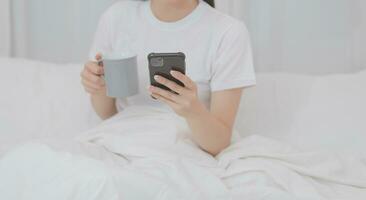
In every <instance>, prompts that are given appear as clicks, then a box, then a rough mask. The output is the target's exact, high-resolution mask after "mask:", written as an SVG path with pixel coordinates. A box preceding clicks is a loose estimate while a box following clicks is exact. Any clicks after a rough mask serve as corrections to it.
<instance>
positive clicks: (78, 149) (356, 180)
mask: <svg viewBox="0 0 366 200" xmlns="http://www.w3.org/2000/svg"><path fill="white" fill-rule="evenodd" d="M142 122H143V123H144V126H136V125H139V124H141V123H142ZM183 122H184V120H182V119H180V118H178V117H175V115H173V114H171V113H164V112H162V111H160V110H157V109H156V108H149V107H131V108H128V109H127V110H125V112H124V113H122V114H120V115H118V116H116V117H114V118H112V119H110V120H109V121H106V122H105V123H104V124H102V125H101V126H99V127H97V128H95V129H92V130H90V131H87V132H86V133H85V135H83V136H80V137H79V138H78V139H77V142H66V143H60V142H59V141H53V142H52V143H50V142H46V141H42V142H34V143H32V144H27V145H25V146H21V147H19V148H18V149H16V150H14V151H11V152H10V153H8V154H7V155H6V156H5V157H4V158H3V159H2V160H0V177H1V179H0V191H1V192H0V199H13V200H18V199H19V200H20V199H22V197H27V199H30V200H33V199H34V200H35V199H37V200H43V199H54V200H58V199H60V200H61V199H65V198H67V199H70V200H73V199H75V200H76V199H81V198H82V199H89V200H93V199H95V200H97V199H98V200H104V199H106V200H107V199H108V200H113V199H116V200H117V199H156V200H168V199H169V200H172V199H174V200H175V199H192V200H194V199H197V200H201V199H210V200H211V199H212V200H214V199H233V200H236V199H238V200H239V199H253V200H256V199H258V200H259V199H261V200H266V199H268V200H277V199H278V200H286V199H289V200H290V199H291V200H297V199H299V200H305V199H306V200H326V199H344V200H345V199H353V200H363V199H365V198H366V156H365V155H364V154H362V153H355V152H353V153H349V152H342V153H340V152H338V153H334V152H324V151H323V152H320V151H302V150H298V149H297V148H294V147H292V146H290V145H286V144H284V143H281V142H277V141H274V140H271V139H268V138H264V137H262V136H250V137H247V138H246V139H243V140H241V141H239V142H237V143H235V144H234V145H232V146H231V147H230V148H228V149H226V150H225V151H224V152H222V153H221V154H220V155H219V156H218V157H217V159H214V158H213V157H211V156H210V155H209V154H207V153H205V152H203V151H201V150H200V149H199V148H198V147H197V146H196V145H194V144H193V143H192V142H191V140H190V139H189V138H190V137H189V134H188V132H187V130H188V127H187V126H186V125H185V123H183ZM111 152H113V153H114V154H111Z"/></svg>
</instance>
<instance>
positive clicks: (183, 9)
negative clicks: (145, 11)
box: [151, 0, 198, 22]
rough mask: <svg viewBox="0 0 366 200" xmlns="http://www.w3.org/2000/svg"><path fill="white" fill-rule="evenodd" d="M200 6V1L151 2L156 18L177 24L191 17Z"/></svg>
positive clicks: (168, 0)
mask: <svg viewBox="0 0 366 200" xmlns="http://www.w3.org/2000/svg"><path fill="white" fill-rule="evenodd" d="M197 5H198V0H151V10H152V12H153V13H154V15H155V17H156V18H158V19H159V20H161V21H164V22H175V21H179V20H181V19H183V18H184V17H186V16H187V15H189V14H190V13H191V12H192V11H193V10H194V9H195V8H196V7H197Z"/></svg>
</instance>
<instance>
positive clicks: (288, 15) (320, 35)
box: [217, 0, 366, 74]
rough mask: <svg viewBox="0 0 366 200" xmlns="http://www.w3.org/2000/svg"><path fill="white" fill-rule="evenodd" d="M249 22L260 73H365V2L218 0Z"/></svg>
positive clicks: (343, 0) (231, 11)
mask: <svg viewBox="0 0 366 200" xmlns="http://www.w3.org/2000/svg"><path fill="white" fill-rule="evenodd" d="M217 3H218V7H219V9H222V10H223V11H225V12H227V13H229V14H231V15H233V16H235V17H237V18H240V19H243V20H245V21H246V22H247V25H248V27H249V30H250V32H251V35H252V41H253V43H254V45H253V46H254V50H255V54H254V55H255V61H256V69H257V71H291V72H301V73H303V72H305V73H317V74H319V73H329V72H332V73H342V72H351V71H358V70H360V69H366V60H365V58H364V56H362V55H365V51H366V45H365V35H366V16H365V13H366V2H365V1H364V0H279V1H273V0H217Z"/></svg>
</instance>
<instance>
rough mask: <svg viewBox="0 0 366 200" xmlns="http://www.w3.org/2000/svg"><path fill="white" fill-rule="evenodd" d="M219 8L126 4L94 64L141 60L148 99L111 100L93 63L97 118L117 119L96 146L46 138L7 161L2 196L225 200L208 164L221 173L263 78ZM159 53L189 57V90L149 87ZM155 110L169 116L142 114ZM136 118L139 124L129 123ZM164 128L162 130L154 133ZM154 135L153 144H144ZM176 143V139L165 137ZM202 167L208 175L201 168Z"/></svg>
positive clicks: (109, 17) (113, 12) (189, 3)
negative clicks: (180, 137) (251, 93)
mask: <svg viewBox="0 0 366 200" xmlns="http://www.w3.org/2000/svg"><path fill="white" fill-rule="evenodd" d="M207 3H209V4H207ZM210 5H211V6H210ZM213 6H214V4H213V1H207V2H205V1H201V0H150V1H120V2H117V3H115V4H114V5H113V6H111V7H110V8H109V9H108V10H107V11H106V12H105V13H104V14H103V16H102V17H101V20H100V22H99V26H98V29H97V33H96V36H95V41H94V44H93V47H92V50H91V53H90V54H91V59H96V60H99V59H101V57H102V55H103V53H108V52H133V53H135V54H137V58H138V75H139V89H140V94H139V95H136V96H133V97H130V98H127V99H114V98H110V97H108V96H106V87H105V83H104V81H103V78H102V77H101V76H102V75H103V74H104V72H103V67H102V66H99V65H98V64H97V62H96V61H89V62H88V63H86V64H85V68H84V70H83V71H82V72H81V77H82V84H83V86H84V88H85V90H86V91H87V92H88V93H90V96H91V101H92V104H93V107H94V109H95V111H96V113H97V114H98V115H99V116H100V117H101V118H102V119H107V118H111V119H110V120H106V122H105V123H104V126H101V127H102V128H100V130H99V131H96V132H98V134H100V135H98V136H95V137H94V136H93V137H94V138H93V139H91V140H89V141H90V143H78V142H72V141H66V142H65V143H61V142H60V141H51V142H50V141H47V142H44V141H42V142H40V143H38V142H36V143H29V144H27V145H23V146H20V147H19V148H17V149H15V150H13V151H11V152H9V153H8V154H7V155H6V156H4V158H2V159H1V160H0V177H1V178H0V199H9V200H10V199H12V200H15V199H23V197H27V199H37V200H43V199H54V200H57V199H89V200H90V199H108V200H113V199H120V198H121V197H123V199H214V198H213V197H217V196H218V195H219V196H220V195H221V194H225V192H227V190H226V188H225V187H224V184H222V183H221V180H220V178H219V177H215V176H213V175H212V174H211V173H208V170H207V169H208V168H207V166H209V165H210V166H211V167H210V169H213V168H215V166H216V160H215V159H213V157H212V156H215V155H217V154H218V153H220V152H221V151H222V150H223V149H225V148H226V147H227V146H228V145H230V141H231V137H232V131H233V124H234V121H235V115H236V112H237V110H238V106H239V102H240V97H241V94H242V90H243V88H244V87H247V86H251V85H254V84H255V76H254V70H253V65H252V54H251V49H250V42H249V36H248V32H247V30H246V28H245V26H244V24H243V23H241V22H239V21H237V20H235V19H233V18H231V17H229V16H226V15H224V14H221V13H220V12H218V11H216V10H215V9H214V8H213ZM151 52H164V53H170V52H183V53H185V54H186V69H187V73H186V74H187V75H184V74H181V73H179V72H176V71H172V72H171V74H172V76H174V77H175V78H176V79H178V80H180V81H181V82H183V83H184V85H185V87H181V86H179V85H177V84H175V83H174V82H171V81H169V80H167V79H164V78H163V77H159V76H158V77H155V78H156V80H157V81H158V82H160V83H161V84H163V85H165V86H167V87H168V88H170V89H172V90H173V91H175V92H176V94H175V93H171V92H167V91H165V90H162V89H159V88H156V87H152V86H150V84H149V82H150V81H149V75H148V74H149V73H148V69H147V65H148V63H147V55H148V54H149V53H151ZM151 95H152V96H153V97H155V98H156V99H157V100H153V99H152V98H151V97H150V96H151ZM139 106H142V108H143V109H140V108H139ZM144 106H145V107H144ZM146 107H153V108H159V109H161V110H164V112H158V114H157V115H146V116H145V115H144V114H143V115H140V117H136V116H137V115H136V113H138V112H139V111H138V109H140V111H141V110H143V111H144V109H145V108H146ZM135 109H136V110H137V111H135ZM118 112H119V113H118ZM117 113H118V115H116V114H117ZM129 113H130V114H131V113H132V118H129V117H126V116H128V115H129ZM142 113H143V112H142ZM163 113H166V115H164V114H163ZM174 113H175V114H176V115H175V114H174ZM114 115H115V117H112V116H114ZM160 115H164V116H165V117H161V116H160ZM171 116H178V117H179V118H180V119H184V120H182V121H183V122H184V123H185V125H186V127H188V129H189V134H191V137H190V138H191V140H189V141H191V143H189V144H188V145H187V144H186V143H177V142H176V138H175V136H174V137H172V136H171V135H172V134H171V133H172V132H174V131H175V125H174V120H172V119H171V118H174V117H171ZM161 120H165V121H164V123H161V122H160V121H161ZM169 120H170V121H169ZM112 122H117V123H115V124H112ZM108 123H109V124H108ZM158 123H160V124H162V125H161V127H158V128H155V129H154V125H155V124H158ZM110 124H112V125H111V126H109V125H110ZM121 124H122V125H121ZM103 127H104V128H103ZM116 127H119V129H118V128H117V130H116ZM121 127H122V128H121ZM122 129H125V130H122ZM143 129H147V130H143ZM141 130H143V131H141ZM139 131H140V132H139ZM150 133H152V134H150ZM101 135H102V136H101ZM158 136H162V137H160V139H156V137H158ZM98 137H99V138H98ZM145 137H150V138H149V139H147V140H144V141H143V142H141V143H139V141H140V140H143V139H146V138H145ZM169 137H170V138H173V139H172V140H169V139H167V140H165V139H164V138H169ZM118 138H122V139H118ZM131 138H132V139H131ZM98 140H99V141H102V142H101V143H103V142H105V144H107V143H108V144H111V143H115V144H116V145H114V146H113V145H112V146H104V145H101V143H98V142H96V141H98ZM192 141H193V142H192ZM190 145H192V146H193V147H194V148H191V146H190ZM197 146H198V147H199V148H200V149H199V148H197ZM167 149H168V150H167ZM182 149H184V151H180V150H182ZM187 149H188V150H187ZM160 150H161V151H160ZM176 152H178V153H176ZM187 152H188V153H187ZM129 153H131V154H129ZM160 153H161V154H160ZM180 153H181V154H180ZM209 154H210V155H212V156H209ZM150 155H151V156H150ZM167 155H173V156H171V157H169V156H167ZM174 155H177V157H178V158H175V157H174ZM178 155H179V156H178ZM184 156H186V157H185V158H183V157H184ZM157 158H159V159H157ZM161 158H167V159H165V160H164V161H161ZM193 158H196V159H193ZM210 159H211V160H210ZM131 160H132V161H131ZM194 160H195V161H197V162H201V161H203V162H202V163H203V165H204V166H206V168H205V167H198V166H196V165H194V163H193V164H192V162H195V161H194ZM187 161H188V162H187ZM127 163H129V164H130V165H127ZM212 163H213V164H212ZM211 164H212V165H211ZM213 177H214V178H213ZM206 183H209V184H210V185H209V186H207V187H205V186H204V185H205V184H206ZM212 184H214V185H215V189H212V188H213V187H212ZM175 186H177V187H175ZM142 188H143V189H144V190H141V189H142ZM198 188H200V190H198ZM217 188H221V189H217ZM178 191H181V192H178ZM197 191H199V192H198V193H197ZM202 191H207V193H208V195H207V196H202V194H201V193H202ZM195 192H196V193H197V195H196V193H195ZM212 193H214V194H212ZM215 194H216V195H215ZM183 196H184V198H183ZM188 196H189V197H188ZM219 199H227V198H219Z"/></svg>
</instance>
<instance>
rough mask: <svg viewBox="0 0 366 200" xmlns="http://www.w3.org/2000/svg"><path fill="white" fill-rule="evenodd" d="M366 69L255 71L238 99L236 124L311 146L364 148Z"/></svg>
mask: <svg viewBox="0 0 366 200" xmlns="http://www.w3.org/2000/svg"><path fill="white" fill-rule="evenodd" d="M365 86H366V71H365V70H364V71H361V72H358V73H354V74H336V75H326V76H307V75H298V74H288V73H268V74H260V75H258V84H257V86H256V87H253V88H248V89H247V90H246V91H245V92H244V94H243V97H242V102H241V108H240V111H239V115H238V117H237V128H238V130H240V131H241V133H242V135H243V136H244V135H246V136H248V135H251V134H259V135H264V136H267V137H271V138H276V139H279V140H281V141H285V142H287V143H292V144H293V145H296V146H299V147H303V148H307V149H312V150H319V149H328V150H333V151H337V150H345V149H353V150H356V151H362V152H366V146H365V141H366V134H365V132H366V124H365V119H366V106H365V103H364V102H366V90H365Z"/></svg>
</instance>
